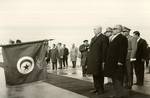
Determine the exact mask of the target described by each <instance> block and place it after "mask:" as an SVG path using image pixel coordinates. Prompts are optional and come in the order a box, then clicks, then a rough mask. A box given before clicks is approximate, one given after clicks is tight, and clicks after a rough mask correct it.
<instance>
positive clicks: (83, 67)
mask: <svg viewBox="0 0 150 98" xmlns="http://www.w3.org/2000/svg"><path fill="white" fill-rule="evenodd" d="M81 66H82V74H83V75H85V74H87V65H81Z"/></svg>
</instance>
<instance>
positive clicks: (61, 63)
mask: <svg viewBox="0 0 150 98" xmlns="http://www.w3.org/2000/svg"><path fill="white" fill-rule="evenodd" d="M57 49H58V61H59V69H62V65H63V56H64V49H63V47H62V44H61V43H58V46H57Z"/></svg>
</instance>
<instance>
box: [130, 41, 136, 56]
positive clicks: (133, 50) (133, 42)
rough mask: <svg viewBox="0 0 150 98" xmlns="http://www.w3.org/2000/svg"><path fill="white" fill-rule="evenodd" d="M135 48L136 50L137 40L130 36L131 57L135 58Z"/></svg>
mask: <svg viewBox="0 0 150 98" xmlns="http://www.w3.org/2000/svg"><path fill="white" fill-rule="evenodd" d="M136 50H137V40H136V39H135V38H132V41H131V58H135V54H136Z"/></svg>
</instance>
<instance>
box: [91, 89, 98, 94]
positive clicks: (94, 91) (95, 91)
mask: <svg viewBox="0 0 150 98" xmlns="http://www.w3.org/2000/svg"><path fill="white" fill-rule="evenodd" d="M97 92H98V90H90V93H97Z"/></svg>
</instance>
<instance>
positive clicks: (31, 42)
mask: <svg viewBox="0 0 150 98" xmlns="http://www.w3.org/2000/svg"><path fill="white" fill-rule="evenodd" d="M53 40H54V39H45V40H37V41H30V42H22V43H19V44H6V45H0V47H6V46H16V45H24V44H33V43H39V42H44V41H47V42H49V41H53Z"/></svg>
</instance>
